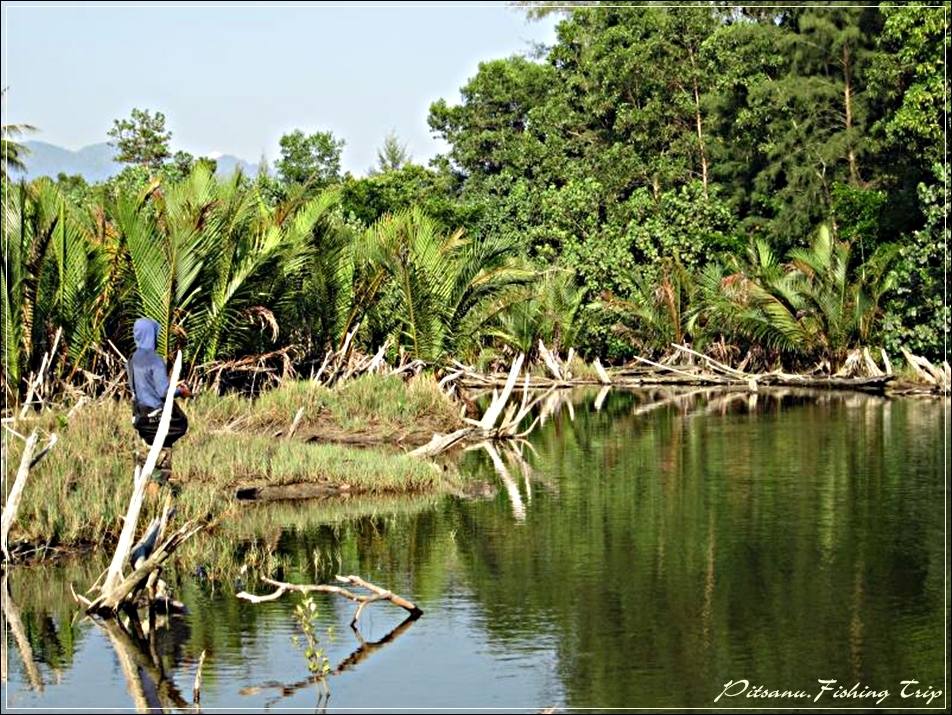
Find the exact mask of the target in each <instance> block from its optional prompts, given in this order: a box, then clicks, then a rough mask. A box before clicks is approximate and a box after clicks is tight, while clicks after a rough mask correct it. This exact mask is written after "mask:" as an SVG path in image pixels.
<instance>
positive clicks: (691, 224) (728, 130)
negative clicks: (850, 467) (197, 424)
mask: <svg viewBox="0 0 952 715" xmlns="http://www.w3.org/2000/svg"><path fill="white" fill-rule="evenodd" d="M547 11H548V10H546V9H544V8H543V9H539V8H536V9H535V10H533V12H535V13H538V12H547ZM944 23H945V18H944V14H943V13H942V12H941V8H929V7H923V6H919V5H909V6H903V7H895V6H885V5H884V6H882V7H881V8H878V7H868V6H855V7H852V6H851V7H840V6H837V7H832V6H831V7H827V6H810V7H787V8H760V7H751V8H743V9H741V8H731V9H724V8H720V7H717V6H713V5H712V6H709V7H692V8H682V7H679V8H664V7H654V6H638V7H602V6H591V7H579V8H574V9H572V10H568V11H565V14H564V18H563V19H562V20H561V22H560V23H559V25H558V29H557V38H556V41H555V43H554V44H553V45H552V46H551V47H548V48H544V49H542V50H539V52H538V53H537V54H536V55H534V56H532V57H522V56H517V57H511V58H507V59H500V60H493V61H489V62H485V63H483V64H482V65H481V66H480V68H479V71H478V72H477V74H476V75H475V76H474V77H472V78H471V79H470V80H469V81H468V82H467V84H466V85H465V86H464V87H463V88H462V91H461V95H462V101H461V103H459V104H456V105H452V104H449V103H447V102H446V101H444V100H439V101H437V102H435V103H434V104H433V106H432V107H431V110H430V116H429V122H430V126H431V127H432V129H433V130H434V131H435V132H436V133H437V134H438V135H439V136H441V137H442V138H444V139H445V140H446V141H447V143H448V145H449V150H448V152H447V153H446V154H445V155H443V156H440V157H438V158H437V159H435V160H433V161H432V162H430V165H429V166H426V167H424V166H421V165H419V164H415V163H413V162H412V160H411V159H410V157H409V156H407V154H406V151H405V150H403V149H402V147H401V146H400V145H399V142H398V140H397V139H396V138H395V137H392V136H391V137H388V139H387V142H386V144H385V146H384V148H383V149H382V150H381V152H380V166H379V167H377V168H376V169H375V170H374V171H373V172H371V173H370V174H369V175H368V176H365V177H354V176H351V175H349V174H347V175H341V172H340V152H341V150H342V147H343V141H342V140H341V139H339V138H336V137H334V136H333V135H331V134H330V133H329V132H317V133H315V134H313V135H307V134H304V133H303V132H292V133H291V134H289V135H287V136H286V137H285V138H284V139H282V141H281V157H280V158H279V160H278V161H276V162H275V164H274V167H273V170H272V169H271V168H269V167H268V166H267V165H264V166H262V169H261V171H260V173H259V174H258V175H257V176H245V175H242V174H241V173H236V174H234V175H232V176H216V175H215V174H214V173H213V172H214V169H215V163H214V161H213V160H209V159H205V158H201V157H199V158H195V157H191V156H189V155H187V154H185V153H184V152H175V151H173V146H172V144H171V141H172V137H171V133H170V132H168V131H166V130H165V126H164V121H165V119H164V116H162V115H161V114H152V113H150V112H148V111H136V112H134V113H133V116H132V117H131V118H130V119H124V120H117V122H116V125H115V126H114V127H113V129H112V131H110V132H109V134H110V137H111V138H112V139H113V141H114V143H115V145H116V148H117V152H118V155H119V158H120V160H121V161H124V162H126V163H127V164H128V168H126V169H125V170H124V171H123V172H122V173H121V174H119V175H118V176H116V177H114V178H112V179H109V180H108V181H105V182H103V183H101V184H97V185H93V186H90V185H87V184H86V183H85V182H84V181H83V180H82V179H81V178H77V177H66V176H60V177H59V178H58V179H56V180H52V179H37V180H35V181H32V182H23V181H16V170H17V169H18V164H17V163H16V162H22V163H26V164H27V165H28V163H29V156H28V155H27V154H26V153H25V152H23V151H20V150H18V149H17V147H18V146H19V145H17V144H16V141H15V132H14V131H13V129H17V128H11V131H9V132H5V135H4V146H5V147H7V145H8V144H9V145H10V147H12V148H11V151H10V153H9V156H11V157H13V158H14V159H15V161H14V162H11V163H10V164H9V166H5V167H4V171H5V177H4V180H3V185H2V191H3V205H4V212H3V253H4V272H3V291H2V292H3V338H4V339H3V376H2V377H3V389H4V392H5V396H6V399H7V400H8V403H12V402H17V401H19V400H22V399H24V397H25V395H26V394H27V393H28V392H29V390H30V384H31V380H33V379H34V377H33V376H35V375H37V374H39V373H40V372H45V373H46V378H45V379H46V380H47V381H48V383H52V382H55V383H57V384H62V385H72V386H77V387H81V388H82V389H84V390H86V391H88V392H94V393H95V392H102V391H103V390H104V388H105V387H106V386H108V385H109V384H110V382H111V380H113V379H114V378H115V377H116V376H117V375H120V374H121V370H120V366H121V361H120V360H119V357H118V355H128V354H129V353H130V352H131V350H132V345H131V330H130V326H131V323H132V321H133V320H134V319H135V318H136V317H137V316H139V315H147V316H149V317H151V318H154V319H155V320H157V321H158V322H159V324H160V325H161V333H160V345H159V349H160V352H162V353H163V354H165V355H167V356H171V355H172V354H173V353H174V351H175V350H176V349H181V350H182V351H183V353H184V356H185V364H186V372H187V375H188V377H189V379H190V380H192V381H200V380H201V379H202V378H203V377H207V376H209V375H215V376H216V378H217V379H216V380H214V385H215V386H216V387H219V388H223V387H229V386H236V387H243V388H247V387H249V383H253V382H254V380H255V379H256V376H258V375H259V374H260V371H254V370H251V371H248V370H244V371H242V370H237V369H232V370H229V368H234V367H235V366H236V365H237V364H238V363H239V362H241V361H244V363H242V364H247V363H248V361H249V360H250V361H251V362H255V361H257V362H256V363H255V364H257V365H259V367H260V366H270V369H271V370H272V371H273V372H274V371H277V372H280V373H281V374H282V375H283V376H285V377H287V376H290V375H293V374H294V373H297V374H299V375H302V376H308V375H310V374H312V373H313V372H314V371H315V370H317V369H318V368H319V366H320V365H321V363H322V360H323V358H324V357H325V356H326V355H327V354H328V351H330V350H335V349H337V350H339V349H341V348H342V347H344V346H346V348H347V349H348V350H358V351H363V352H365V353H367V354H373V353H375V352H376V351H378V349H380V348H381V347H382V346H383V347H384V352H385V353H386V356H387V357H388V358H389V359H390V361H391V362H397V361H398V360H399V359H400V357H401V356H404V357H406V358H407V359H418V360H420V361H422V362H423V363H425V365H427V366H437V367H440V366H445V365H447V364H448V363H449V362H450V361H451V360H453V359H456V360H462V361H465V362H467V363H469V364H474V365H478V366H483V367H485V366H489V365H492V364H494V363H497V362H500V361H501V362H502V363H508V362H509V361H510V360H511V358H512V356H513V355H515V354H516V353H518V352H520V351H522V352H532V351H535V350H536V345H537V344H538V341H539V339H542V340H543V341H544V342H545V344H547V345H549V346H551V347H553V348H554V349H556V350H558V349H562V350H563V351H565V350H567V349H568V348H570V347H571V348H575V349H576V350H577V351H578V353H579V354H580V355H582V356H583V357H584V358H585V359H586V360H591V359H593V358H595V357H599V358H600V359H601V360H602V361H604V362H606V363H615V364H618V363H621V362H623V361H625V360H627V359H629V358H631V357H632V356H634V355H645V356H649V357H658V356H660V355H661V354H662V353H666V352H668V351H669V347H670V344H671V343H672V342H677V343H685V342H686V343H689V344H691V345H692V346H693V347H694V348H696V349H699V350H701V351H703V352H706V353H709V354H710V355H712V356H713V357H716V358H717V359H719V360H721V361H723V362H726V363H729V364H733V365H736V364H739V363H742V362H743V364H745V365H747V366H748V367H750V368H755V369H756V368H760V369H773V368H777V367H783V368H784V369H788V370H812V369H815V368H819V370H820V371H822V372H826V373H835V372H836V371H837V370H839V369H840V368H841V367H842V366H843V364H844V362H845V360H846V359H847V356H848V354H849V352H850V351H851V350H852V349H854V348H858V347H864V346H870V347H872V348H874V349H876V348H879V347H884V348H886V350H887V351H888V352H889V353H891V354H893V356H894V357H898V354H899V351H900V349H901V348H904V347H905V348H908V349H910V350H912V352H914V353H918V354H922V355H924V356H926V357H928V358H930V359H932V360H936V359H938V360H941V357H942V355H941V352H942V349H943V345H944V343H945V341H946V340H947V336H948V325H949V310H948V306H947V305H946V304H945V303H944V301H943V288H944V277H943V276H944V270H945V265H946V264H947V261H948V234H947V229H946V228H945V226H944V217H945V216H946V215H947V212H948V196H947V193H946V192H945V191H944V189H943V187H944V186H945V183H946V180H947V168H946V167H945V166H944V165H943V164H942V161H943V150H942V146H943V131H942V127H943V125H942V117H943V111H944V105H943V97H944V95H945V90H946V86H945V80H944V75H943V73H942V66H943V65H942V57H943V53H944V51H945V49H946V47H947V44H948V34H947V32H946V31H945V30H946V29H947V28H945V25H944ZM10 147H8V148H10ZM355 329H356V330H355ZM349 336H350V338H349ZM54 348H55V349H54ZM44 356H45V357H44ZM44 360H45V361H46V365H44ZM41 368H43V369H42V370H41Z"/></svg>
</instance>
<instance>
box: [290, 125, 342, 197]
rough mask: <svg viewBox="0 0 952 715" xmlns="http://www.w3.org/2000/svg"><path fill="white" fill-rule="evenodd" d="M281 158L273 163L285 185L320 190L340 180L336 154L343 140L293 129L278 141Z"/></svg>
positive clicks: (339, 153)
mask: <svg viewBox="0 0 952 715" xmlns="http://www.w3.org/2000/svg"><path fill="white" fill-rule="evenodd" d="M280 146H281V158H280V159H278V161H277V162H276V163H275V168H276V169H277V171H278V174H279V175H280V177H281V179H282V180H283V181H284V182H286V183H289V184H290V183H295V184H307V185H309V186H311V187H315V188H321V187H324V186H327V185H328V184H331V183H333V182H335V181H337V180H338V179H339V178H340V155H341V151H343V149H344V140H343V139H337V138H335V137H334V135H333V133H331V132H314V133H313V134H305V133H304V132H302V131H301V130H300V129H296V130H295V131H293V132H291V133H290V134H285V135H284V136H283V137H281V140H280Z"/></svg>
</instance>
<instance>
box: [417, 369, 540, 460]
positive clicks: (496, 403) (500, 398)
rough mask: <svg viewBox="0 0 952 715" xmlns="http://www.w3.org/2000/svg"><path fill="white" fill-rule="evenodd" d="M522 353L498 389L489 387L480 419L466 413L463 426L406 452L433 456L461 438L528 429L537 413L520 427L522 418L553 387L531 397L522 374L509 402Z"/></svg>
mask: <svg viewBox="0 0 952 715" xmlns="http://www.w3.org/2000/svg"><path fill="white" fill-rule="evenodd" d="M525 357H526V356H525V354H523V353H520V354H519V355H518V356H516V359H515V360H513V361H512V366H511V367H510V368H509V375H508V376H507V378H506V382H505V383H504V384H503V386H502V391H501V392H500V391H497V390H495V389H494V390H493V396H492V400H491V401H490V403H489V407H487V408H486V411H485V412H484V413H483V416H482V418H481V419H479V420H473V419H469V418H468V417H463V421H464V422H466V423H467V425H468V426H467V427H463V428H461V429H458V430H456V431H455V432H450V433H449V434H435V435H433V438H432V439H431V440H430V441H429V442H427V443H426V444H424V445H423V446H422V447H417V448H416V449H414V450H413V451H412V452H410V455H411V456H413V457H433V456H435V455H437V454H440V453H442V452H445V451H447V450H448V449H451V448H452V447H454V446H456V445H458V444H460V443H462V442H464V441H467V442H472V441H475V442H481V441H485V440H494V439H511V438H519V437H524V436H526V435H527V434H528V433H529V432H531V431H532V430H533V428H534V427H535V425H536V423H537V422H538V421H539V417H538V416H537V417H536V418H535V419H534V420H533V421H532V422H531V423H530V424H529V426H528V427H527V428H526V429H520V426H521V425H522V422H523V420H525V419H526V417H528V416H529V415H530V414H531V413H532V410H533V409H534V408H535V406H536V405H537V404H539V403H540V402H542V401H543V400H545V398H546V397H547V396H548V395H549V394H550V393H551V392H552V391H553V390H554V389H555V387H554V386H553V387H551V388H550V390H549V391H548V392H546V393H544V394H542V395H537V396H536V397H532V392H531V391H530V389H529V387H530V376H529V375H528V374H526V376H525V379H524V381H523V385H522V398H521V401H520V402H512V403H510V401H509V400H510V397H511V396H512V393H513V390H514V389H515V387H516V384H517V382H518V381H519V375H520V373H521V371H522V365H523V363H524V362H525Z"/></svg>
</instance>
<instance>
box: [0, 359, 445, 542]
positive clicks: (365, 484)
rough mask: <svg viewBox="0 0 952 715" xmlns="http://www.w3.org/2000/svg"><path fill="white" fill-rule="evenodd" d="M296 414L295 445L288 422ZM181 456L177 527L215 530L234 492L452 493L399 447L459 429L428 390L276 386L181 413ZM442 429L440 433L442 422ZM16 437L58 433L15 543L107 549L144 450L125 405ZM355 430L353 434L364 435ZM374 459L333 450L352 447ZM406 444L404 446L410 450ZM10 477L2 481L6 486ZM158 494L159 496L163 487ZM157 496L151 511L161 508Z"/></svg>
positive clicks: (28, 496)
mask: <svg viewBox="0 0 952 715" xmlns="http://www.w3.org/2000/svg"><path fill="white" fill-rule="evenodd" d="M301 408H304V409H303V412H302V413H301V416H300V417H299V418H298V420H297V427H296V430H295V432H294V434H292V435H289V434H288V432H289V430H290V427H291V425H292V424H293V423H294V420H295V416H296V414H297V411H298V410H300V409H301ZM189 417H190V424H191V428H190V430H189V434H188V440H187V445H183V448H177V449H176V450H175V457H174V467H173V477H172V480H171V483H172V485H173V487H174V488H175V491H176V492H177V494H178V496H177V498H176V500H175V504H176V510H177V512H178V517H179V518H180V519H181V520H183V521H200V522H211V523H214V522H218V521H221V520H227V516H226V515H227V514H228V513H231V512H232V511H233V510H234V509H235V508H236V502H235V497H236V492H237V491H238V490H240V489H243V490H245V491H250V492H254V490H255V489H256V488H257V487H260V486H265V485H266V486H267V488H269V489H272V490H274V489H277V488H280V487H293V489H294V490H296V492H295V494H290V493H289V494H287V495H284V496H295V495H305V496H318V495H324V496H328V495H337V496H340V495H341V494H346V495H354V496H358V495H364V496H386V495H394V496H395V495H401V494H423V493H426V494H438V493H445V492H447V491H456V490H457V489H458V488H459V484H460V481H459V476H458V474H457V472H456V470H455V469H454V468H453V467H452V465H446V466H443V465H438V464H435V463H432V462H427V461H423V460H419V459H414V458H412V457H408V456H405V454H404V452H403V451H402V450H401V449H399V445H400V443H401V441H402V440H403V439H406V436H407V435H409V436H410V438H411V440H416V441H425V440H426V439H429V437H430V436H431V435H432V431H430V432H428V433H426V434H425V436H423V435H422V434H421V433H420V431H419V430H420V429H421V428H422V426H423V425H429V426H430V427H431V428H436V427H437V426H438V425H441V428H443V429H446V428H450V427H452V426H454V425H455V424H456V423H457V421H458V419H459V418H458V416H457V415H456V413H455V409H454V406H453V404H452V403H451V402H450V400H449V399H448V398H446V397H445V396H444V395H442V393H440V392H439V390H438V389H437V388H436V385H435V383H432V382H431V381H430V380H427V379H423V378H420V379H417V380H412V381H410V382H409V383H408V384H404V382H403V380H401V379H400V378H399V377H382V376H365V377H361V378H358V379H356V380H354V381H352V382H349V383H347V384H346V385H342V386H341V387H339V388H336V389H334V390H330V389H328V388H325V387H323V386H321V385H316V384H314V383H295V382H289V383H285V384H284V385H282V386H281V387H279V388H277V389H275V390H271V391H268V392H267V393H265V394H264V395H262V396H261V397H260V398H258V399H256V400H248V399H247V398H239V397H238V396H235V395H231V396H223V397H218V396H215V395H206V396H203V397H202V398H200V399H196V400H195V401H194V402H193V403H191V407H190V410H189ZM440 420H442V422H440ZM16 428H17V429H18V430H25V431H27V432H29V431H30V430H32V429H34V428H38V429H40V430H41V431H43V432H50V433H53V432H56V433H57V434H58V435H59V440H58V442H57V444H56V447H55V448H54V449H52V450H51V451H50V453H49V455H48V456H47V457H46V458H45V459H44V461H43V462H42V464H40V465H39V466H38V467H37V468H36V469H35V470H33V472H32V473H31V475H30V479H29V483H28V486H27V488H26V489H25V491H24V496H23V500H22V502H21V504H20V507H19V512H18V518H17V522H16V525H15V530H14V533H13V540H14V541H18V542H27V543H29V544H32V545H35V546H44V545H45V546H59V545H66V546H79V545H82V544H102V543H107V542H110V541H112V540H114V539H115V538H116V537H117V535H118V533H119V530H120V529H121V527H122V520H121V517H122V515H124V514H125V513H126V509H127V506H128V500H129V494H128V488H127V487H128V484H129V483H130V475H131V472H132V465H133V464H135V463H137V461H138V462H140V463H141V462H142V461H143V458H144V455H145V452H146V451H147V449H148V447H147V445H145V444H144V443H143V442H142V441H141V440H140V439H139V437H138V436H137V435H136V434H135V431H134V430H133V428H132V425H131V421H130V411H129V407H128V405H126V404H122V403H120V402H117V401H115V400H101V401H97V402H95V403H92V404H89V405H85V406H83V407H82V409H79V410H77V411H76V412H75V413H74V414H72V415H70V416H69V417H67V416H66V414H65V413H63V412H61V411H54V410H46V411H43V412H41V413H37V414H36V415H35V416H27V417H26V418H24V419H23V420H18V421H17V423H16ZM362 431H363V432H362ZM361 434H366V435H372V436H369V437H368V438H367V440H363V441H370V442H373V443H374V448H373V449H365V448H361V447H359V446H354V445H347V444H343V443H341V441H351V442H353V441H361V439H360V435H361ZM411 443H412V441H411ZM5 444H6V447H5V451H6V454H5V461H6V463H7V464H8V465H9V466H10V468H11V469H14V470H15V468H16V465H17V464H18V463H19V461H20V453H21V452H22V450H23V444H24V443H23V441H22V440H18V439H13V438H11V437H10V435H7V440H6V442H5ZM8 476H9V475H8ZM163 489H164V488H163ZM158 491H159V490H155V491H153V492H152V493H151V497H150V504H151V506H150V509H152V510H156V509H159V508H160V502H161V500H162V497H161V495H160V494H159V493H158Z"/></svg>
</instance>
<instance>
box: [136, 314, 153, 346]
mask: <svg viewBox="0 0 952 715" xmlns="http://www.w3.org/2000/svg"><path fill="white" fill-rule="evenodd" d="M132 337H133V338H135V341H136V347H137V348H139V349H140V350H155V344H156V343H157V342H158V340H159V324H158V323H157V322H155V321H154V320H152V318H139V319H138V320H137V321H136V322H135V323H134V324H133V326H132Z"/></svg>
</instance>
